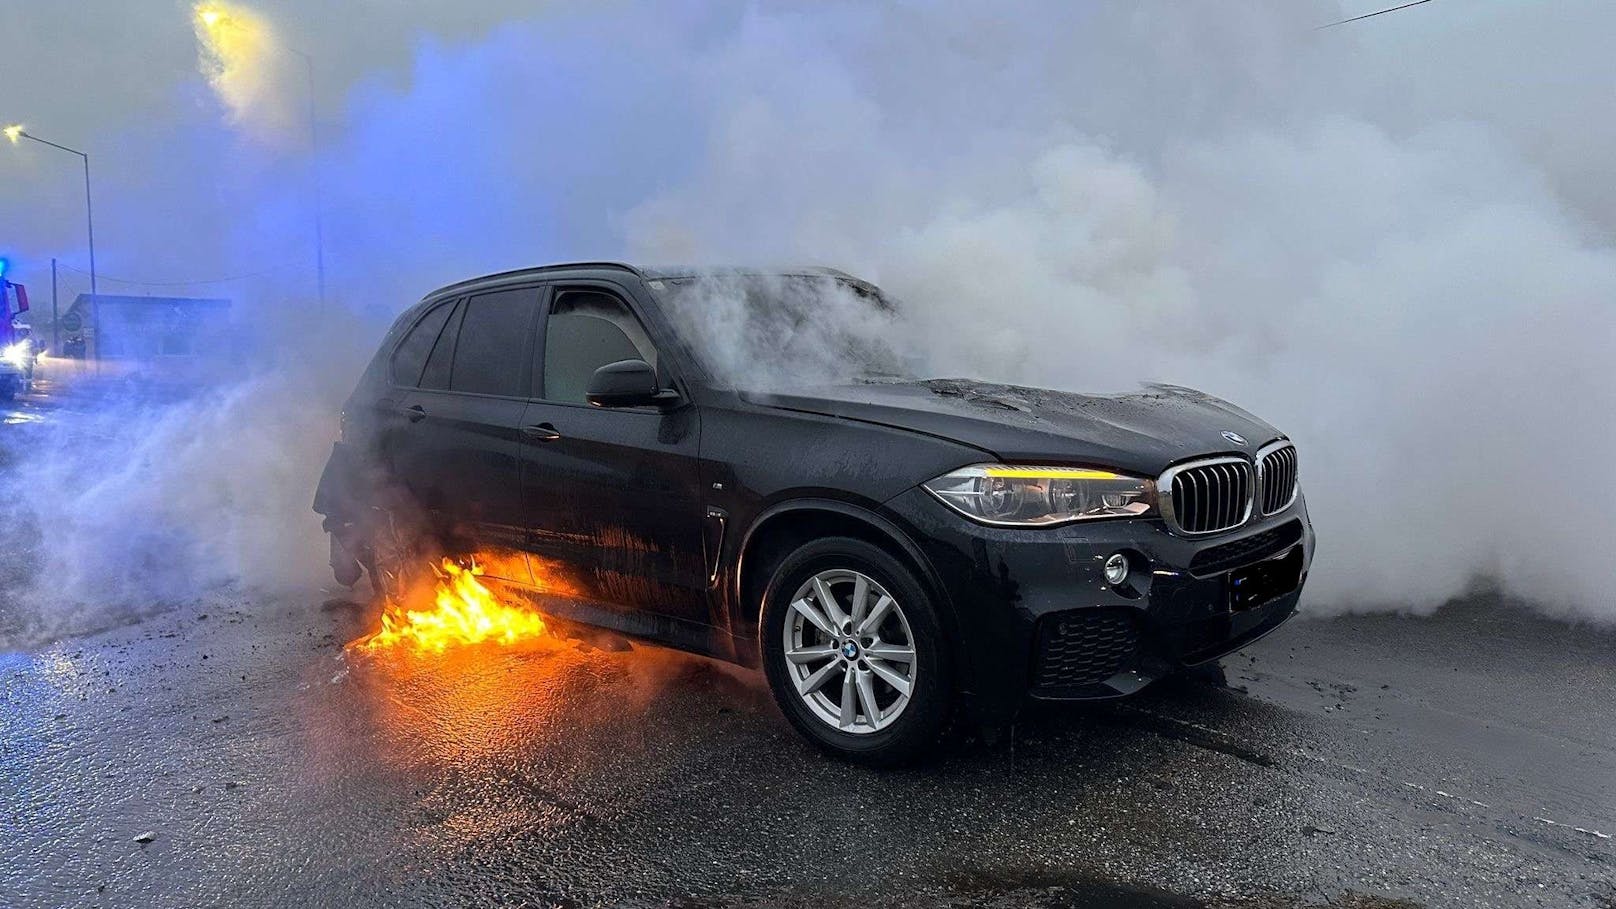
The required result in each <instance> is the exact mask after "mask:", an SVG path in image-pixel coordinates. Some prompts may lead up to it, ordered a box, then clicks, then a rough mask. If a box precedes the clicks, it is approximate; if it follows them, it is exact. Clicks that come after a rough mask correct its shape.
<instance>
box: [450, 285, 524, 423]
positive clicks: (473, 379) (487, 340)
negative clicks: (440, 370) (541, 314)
mask: <svg viewBox="0 0 1616 909" xmlns="http://www.w3.org/2000/svg"><path fill="white" fill-rule="evenodd" d="M538 299H539V293H538V290H536V289H535V288H531V287H529V288H523V289H519V290H502V291H497V292H495V293H489V294H480V295H478V296H475V297H472V298H471V299H469V300H467V301H466V313H465V315H463V316H461V318H460V336H459V338H458V339H457V340H456V341H455V349H454V368H453V370H452V372H451V374H450V378H449V390H450V391H461V392H467V393H470V394H483V395H511V396H518V395H522V394H523V388H522V384H523V380H524V378H525V370H524V367H525V365H526V364H525V363H524V362H523V355H524V354H525V353H526V352H527V348H526V345H527V338H528V335H529V333H530V332H531V331H532V328H533V316H534V313H535V310H536V309H537V306H538Z"/></svg>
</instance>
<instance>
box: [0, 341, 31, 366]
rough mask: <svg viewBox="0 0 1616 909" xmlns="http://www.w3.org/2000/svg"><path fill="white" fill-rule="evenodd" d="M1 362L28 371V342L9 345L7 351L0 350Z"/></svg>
mask: <svg viewBox="0 0 1616 909" xmlns="http://www.w3.org/2000/svg"><path fill="white" fill-rule="evenodd" d="M0 360H4V361H5V362H7V363H10V364H11V365H12V366H15V367H17V368H18V369H27V368H28V342H27V341H18V342H17V343H15V344H7V345H6V347H5V349H3V350H0Z"/></svg>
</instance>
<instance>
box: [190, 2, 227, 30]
mask: <svg viewBox="0 0 1616 909" xmlns="http://www.w3.org/2000/svg"><path fill="white" fill-rule="evenodd" d="M191 13H192V14H193V15H194V16H195V17H196V21H197V23H198V24H200V25H201V26H202V27H203V28H205V29H207V30H208V31H213V30H214V28H216V27H217V26H218V25H219V23H221V22H223V21H224V20H225V11H224V8H223V7H221V6H219V5H218V4H216V3H198V4H197V5H196V6H194V7H192V8H191Z"/></svg>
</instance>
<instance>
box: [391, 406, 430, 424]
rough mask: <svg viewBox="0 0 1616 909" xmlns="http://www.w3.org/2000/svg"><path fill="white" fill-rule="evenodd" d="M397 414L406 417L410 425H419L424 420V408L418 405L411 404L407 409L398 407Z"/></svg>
mask: <svg viewBox="0 0 1616 909" xmlns="http://www.w3.org/2000/svg"><path fill="white" fill-rule="evenodd" d="M398 412H399V413H401V414H403V415H404V416H406V417H408V418H409V421H410V422H411V423H419V422H421V421H422V420H424V419H426V408H425V407H422V406H421V405H419V404H412V405H410V406H409V407H400V408H399V409H398Z"/></svg>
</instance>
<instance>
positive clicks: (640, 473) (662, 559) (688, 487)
mask: <svg viewBox="0 0 1616 909" xmlns="http://www.w3.org/2000/svg"><path fill="white" fill-rule="evenodd" d="M631 299H632V297H631V296H630V295H629V294H628V293H627V292H626V291H625V289H623V288H621V287H618V286H616V285H613V284H610V283H607V282H578V283H566V284H559V283H558V284H556V285H554V286H553V287H552V288H551V291H550V295H549V306H548V308H547V315H546V317H545V318H544V319H542V320H541V325H540V332H539V339H540V343H539V344H538V345H537V346H536V347H535V349H534V357H533V360H534V365H533V368H532V372H533V401H532V402H531V403H530V404H529V405H528V407H527V413H526V415H525V416H524V417H523V419H522V422H523V426H524V428H525V429H526V434H525V435H524V436H523V438H522V441H521V443H520V444H521V452H522V456H521V457H522V490H523V494H522V501H523V506H524V508H526V510H527V513H528V521H529V524H530V526H531V528H532V530H531V535H530V540H531V542H530V543H529V546H530V550H531V551H532V552H533V553H534V555H535V558H534V559H533V560H532V562H533V572H534V576H535V579H536V581H537V582H538V583H539V584H540V585H541V586H542V585H543V584H545V582H546V575H547V574H549V573H558V574H560V575H561V577H560V578H558V580H559V581H560V582H561V583H562V585H563V586H566V587H570V588H572V589H574V590H575V591H577V592H579V593H581V594H582V595H583V596H585V597H587V598H589V599H592V600H595V601H597V602H600V603H603V604H607V605H610V606H613V607H617V608H619V609H627V610H632V611H635V612H638V613H644V614H647V615H649V616H654V617H658V618H666V619H673V620H676V623H677V624H679V625H682V626H683V628H684V629H685V630H690V629H692V628H695V627H697V626H706V625H709V624H711V614H710V611H709V606H708V598H707V592H706V591H707V587H706V583H705V581H706V579H705V571H704V567H703V558H702V536H701V515H702V498H701V491H700V484H699V477H698V475H697V445H698V430H699V421H698V412H697V408H696V407H695V406H693V405H690V404H688V403H686V404H684V405H682V406H678V407H674V408H670V409H668V410H662V409H659V408H655V407H635V408H615V409H607V408H599V407H592V406H590V404H589V403H588V401H587V400H585V397H584V392H585V390H586V388H587V387H588V384H589V378H590V376H591V375H592V374H593V373H594V371H595V370H596V369H597V368H599V367H601V366H604V365H606V364H607V363H611V362H615V361H617V360H622V359H627V358H631V357H637V358H639V359H643V360H646V361H647V362H649V363H651V364H652V365H653V366H656V367H657V368H658V371H659V374H661V381H662V385H663V387H670V386H672V385H673V384H674V383H675V382H676V378H675V377H674V376H672V375H671V374H670V371H671V365H670V364H669V363H668V362H667V361H666V360H665V359H664V358H663V357H662V356H661V354H660V352H659V351H658V349H657V345H656V343H655V342H654V341H653V340H652V338H651V337H650V336H649V335H648V334H647V332H646V330H645V328H644V322H643V320H641V319H640V317H639V316H638V315H637V314H636V313H635V311H634V309H633V307H632V306H631V305H630V303H629V302H628V301H629V300H631ZM655 627H656V629H657V630H658V631H662V632H666V633H670V634H677V633H678V629H676V628H671V627H670V626H668V625H666V624H662V625H657V626H655Z"/></svg>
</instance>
